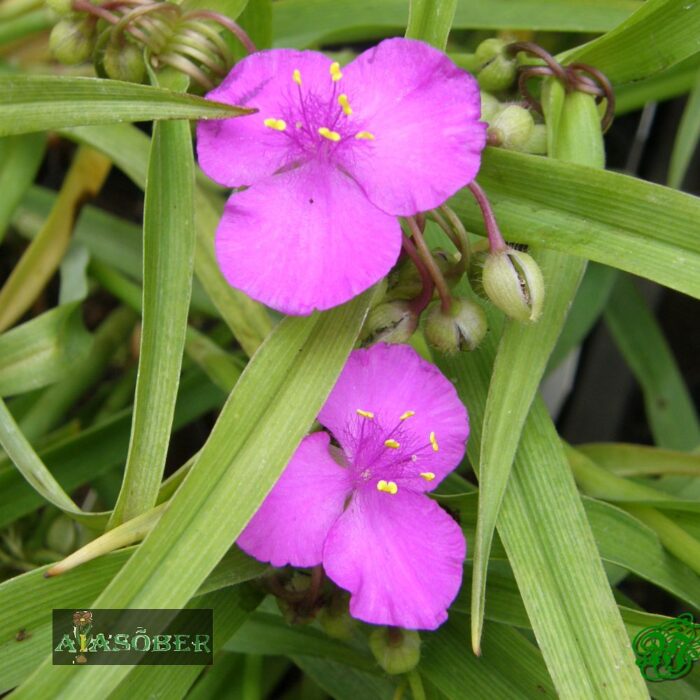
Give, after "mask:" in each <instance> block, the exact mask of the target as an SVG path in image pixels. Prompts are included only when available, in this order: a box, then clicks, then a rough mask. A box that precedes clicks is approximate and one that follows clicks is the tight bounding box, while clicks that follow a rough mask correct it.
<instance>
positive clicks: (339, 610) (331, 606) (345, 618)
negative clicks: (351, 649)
mask: <svg viewBox="0 0 700 700" xmlns="http://www.w3.org/2000/svg"><path fill="white" fill-rule="evenodd" d="M348 600H349V596H348V595H347V594H346V593H342V592H340V591H339V592H337V593H336V594H334V595H333V597H332V598H331V600H330V602H329V603H328V604H327V605H326V606H325V607H323V608H321V612H320V613H319V614H318V621H319V623H320V624H321V627H323V629H324V631H325V633H326V634H327V635H328V636H329V637H332V638H333V639H341V640H343V641H348V640H349V639H352V635H353V632H354V630H355V627H356V626H357V621H356V620H355V618H353V617H350V613H349V611H348Z"/></svg>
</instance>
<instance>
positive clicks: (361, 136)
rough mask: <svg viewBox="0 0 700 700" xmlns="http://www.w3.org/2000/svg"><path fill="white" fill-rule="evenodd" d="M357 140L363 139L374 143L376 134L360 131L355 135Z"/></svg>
mask: <svg viewBox="0 0 700 700" xmlns="http://www.w3.org/2000/svg"><path fill="white" fill-rule="evenodd" d="M355 138H356V139H363V140H364V141H374V134H373V133H371V132H370V131H358V132H357V133H356V134H355Z"/></svg>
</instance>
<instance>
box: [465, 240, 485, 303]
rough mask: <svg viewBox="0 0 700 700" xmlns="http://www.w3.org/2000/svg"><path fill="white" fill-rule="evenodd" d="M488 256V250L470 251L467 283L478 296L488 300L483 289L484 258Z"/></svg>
mask: <svg viewBox="0 0 700 700" xmlns="http://www.w3.org/2000/svg"><path fill="white" fill-rule="evenodd" d="M488 256H489V253H488V251H483V250H481V251H478V252H472V257H471V261H470V264H469V284H470V285H471V288H472V291H473V292H474V294H476V295H477V296H478V297H481V298H482V299H486V300H488V296H487V295H486V292H485V291H484V282H483V275H484V265H485V263H486V258H487V257H488Z"/></svg>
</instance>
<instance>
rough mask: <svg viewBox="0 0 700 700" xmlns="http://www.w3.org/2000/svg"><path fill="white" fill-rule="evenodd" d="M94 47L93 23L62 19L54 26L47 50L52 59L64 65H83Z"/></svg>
mask: <svg viewBox="0 0 700 700" xmlns="http://www.w3.org/2000/svg"><path fill="white" fill-rule="evenodd" d="M94 46H95V23H94V22H93V21H92V20H91V19H90V18H88V19H83V20H81V19H62V20H60V22H57V23H56V24H55V25H54V28H53V29H52V30H51V36H50V37H49V48H50V50H51V53H52V54H53V56H54V58H55V59H56V60H57V61H60V62H61V63H64V64H65V65H68V66H72V65H75V64H77V63H84V62H85V61H87V60H88V59H89V58H90V56H91V55H92V50H93V48H94Z"/></svg>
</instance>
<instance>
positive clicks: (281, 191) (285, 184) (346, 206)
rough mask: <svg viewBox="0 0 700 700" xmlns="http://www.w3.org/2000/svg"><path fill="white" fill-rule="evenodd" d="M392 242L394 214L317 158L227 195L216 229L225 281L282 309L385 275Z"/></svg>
mask: <svg viewBox="0 0 700 700" xmlns="http://www.w3.org/2000/svg"><path fill="white" fill-rule="evenodd" d="M321 238H322V242H321V240H320V239H321ZM400 247H401V229H400V227H399V224H398V222H397V221H396V219H395V218H394V217H392V216H389V215H387V214H385V213H384V212H382V211H380V210H379V209H377V208H376V207H375V206H373V205H372V204H370V202H369V201H368V200H367V198H366V197H365V196H364V194H363V193H362V191H361V190H360V189H359V188H358V187H357V185H356V184H355V183H354V182H353V181H352V180H350V178H348V177H347V176H345V175H344V174H343V173H341V172H340V171H338V170H336V169H333V168H331V167H329V166H327V165H324V164H318V163H310V164H308V165H305V166H303V167H300V168H297V169H294V170H290V171H288V172H285V173H282V174H280V175H275V176H274V177H271V178H268V179H266V180H263V181H260V182H258V183H257V184H256V185H255V186H254V187H251V188H250V189H248V190H245V191H244V192H240V193H237V194H234V195H232V196H231V198H230V199H229V201H228V203H227V205H226V209H225V211H224V216H223V218H222V219H221V222H220V224H219V228H218V231H217V234H216V255H217V259H218V262H219V266H220V267H221V271H222V273H223V275H224V277H226V279H227V280H228V282H229V283H230V284H231V285H232V286H234V287H238V288H239V289H242V290H243V291H244V292H246V293H247V294H248V295H250V296H251V297H253V298H254V299H257V300H258V301H262V302H264V303H265V304H268V305H269V306H272V307H274V308H275V309H278V310H280V311H283V312H285V313H290V314H308V313H311V312H312V311H313V310H314V309H328V308H330V307H332V306H336V305H338V304H341V303H343V302H345V301H347V300H348V299H351V298H352V297H354V296H355V295H357V294H359V293H360V292H363V291H364V290H365V289H367V288H368V287H370V286H371V285H373V284H374V283H375V282H377V281H378V280H380V279H381V278H382V277H383V276H384V275H386V274H387V272H388V271H389V269H390V268H391V266H392V265H393V264H394V263H395V262H396V259H397V257H398V255H399V250H400Z"/></svg>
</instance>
